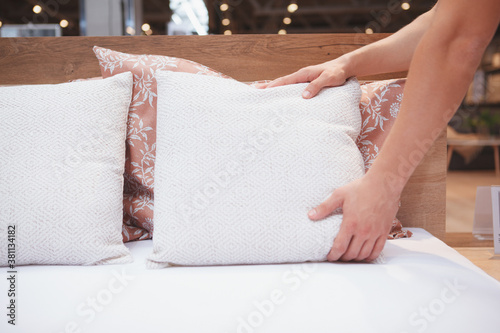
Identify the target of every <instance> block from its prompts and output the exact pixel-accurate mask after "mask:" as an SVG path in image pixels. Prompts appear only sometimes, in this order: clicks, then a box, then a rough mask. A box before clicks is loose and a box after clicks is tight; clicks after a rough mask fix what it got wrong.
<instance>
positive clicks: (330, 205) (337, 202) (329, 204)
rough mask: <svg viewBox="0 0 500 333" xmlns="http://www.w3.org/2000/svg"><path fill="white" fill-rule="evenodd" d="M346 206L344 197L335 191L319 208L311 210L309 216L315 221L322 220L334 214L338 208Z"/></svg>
mask: <svg viewBox="0 0 500 333" xmlns="http://www.w3.org/2000/svg"><path fill="white" fill-rule="evenodd" d="M343 204H344V196H343V195H342V194H341V192H340V191H338V190H335V191H334V192H333V193H332V194H330V196H329V197H328V198H327V199H326V200H325V201H323V202H322V203H321V204H320V205H319V206H317V207H315V208H313V209H311V210H310V211H309V213H307V215H308V216H309V218H310V219H311V220H313V221H316V220H321V219H324V218H325V217H327V216H328V215H330V214H331V213H333V212H334V211H335V210H336V209H337V208H339V207H342V205H343Z"/></svg>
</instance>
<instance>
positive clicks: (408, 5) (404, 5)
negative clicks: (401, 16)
mask: <svg viewBox="0 0 500 333" xmlns="http://www.w3.org/2000/svg"><path fill="white" fill-rule="evenodd" d="M401 8H403V10H408V9H410V4H409V3H408V2H403V3H402V4H401Z"/></svg>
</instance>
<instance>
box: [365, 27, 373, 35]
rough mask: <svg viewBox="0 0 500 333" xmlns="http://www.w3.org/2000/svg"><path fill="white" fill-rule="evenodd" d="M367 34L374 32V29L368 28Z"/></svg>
mask: <svg viewBox="0 0 500 333" xmlns="http://www.w3.org/2000/svg"><path fill="white" fill-rule="evenodd" d="M365 34H367V35H371V34H373V29H372V28H366V30H365Z"/></svg>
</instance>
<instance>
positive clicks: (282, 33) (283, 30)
mask: <svg viewBox="0 0 500 333" xmlns="http://www.w3.org/2000/svg"><path fill="white" fill-rule="evenodd" d="M278 35H286V30H285V29H280V31H278Z"/></svg>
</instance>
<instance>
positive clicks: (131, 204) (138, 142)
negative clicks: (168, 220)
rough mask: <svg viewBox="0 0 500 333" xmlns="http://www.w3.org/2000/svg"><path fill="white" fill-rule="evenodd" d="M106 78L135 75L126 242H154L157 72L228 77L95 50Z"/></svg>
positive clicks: (187, 64)
mask: <svg viewBox="0 0 500 333" xmlns="http://www.w3.org/2000/svg"><path fill="white" fill-rule="evenodd" d="M94 52H95V54H96V56H97V59H98V60H99V65H100V67H101V73H102V76H103V77H110V76H113V75H116V74H118V73H123V72H127V71H131V72H132V73H133V74H134V92H133V99H132V103H131V105H130V113H129V120H128V130H127V153H126V163H125V188H124V196H123V204H124V217H123V222H124V224H123V240H124V241H130V240H135V239H146V238H151V236H152V233H153V203H154V172H155V171H154V165H155V156H156V97H157V93H156V79H155V71H156V70H159V69H161V70H170V71H174V72H187V73H197V74H204V75H211V76H220V77H226V78H228V76H225V75H223V74H221V73H218V72H216V71H214V70H212V69H210V68H208V67H206V66H203V65H200V64H198V63H196V62H193V61H189V60H185V59H180V58H173V57H166V56H156V55H135V54H127V53H121V52H116V51H112V50H109V49H105V48H102V47H97V46H96V47H94Z"/></svg>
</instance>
